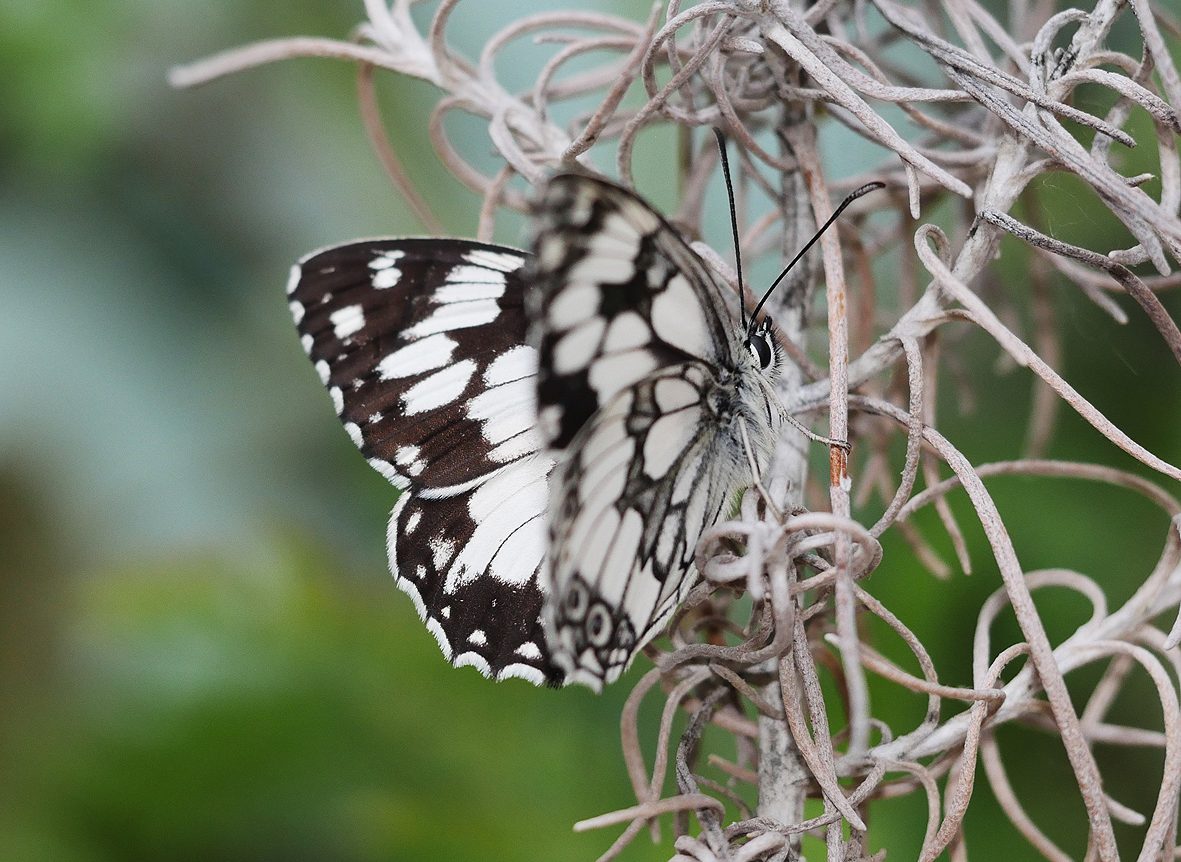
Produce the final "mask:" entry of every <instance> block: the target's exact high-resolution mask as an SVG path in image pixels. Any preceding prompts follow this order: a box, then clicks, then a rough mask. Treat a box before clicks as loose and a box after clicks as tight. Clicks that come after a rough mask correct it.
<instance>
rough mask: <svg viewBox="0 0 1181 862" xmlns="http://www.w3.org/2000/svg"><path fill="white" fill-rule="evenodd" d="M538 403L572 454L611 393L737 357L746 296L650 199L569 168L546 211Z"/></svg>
mask: <svg viewBox="0 0 1181 862" xmlns="http://www.w3.org/2000/svg"><path fill="white" fill-rule="evenodd" d="M536 230H537V239H536V243H535V244H536V252H537V254H536V259H535V260H533V261H531V262H530V264H529V267H530V272H529V273H528V274H527V275H526V278H527V279H528V280H529V281H530V283H531V284H534V285H535V286H536V287H537V288H538V291H537V293H536V294H535V297H536V298H537V299H538V300H539V305H540V307H539V308H537V309H535V310H534V311H533V313H532V314H531V317H532V318H533V320H534V323H535V325H536V327H537V332H539V333H540V336H536V335H535V338H534V341H535V342H536V343H538V345H539V348H540V351H541V356H540V368H541V370H540V377H539V381H538V386H539V406H540V411H541V413H540V416H541V427H542V432H543V434H544V436H545V438H546V441H547V443H548V445H549V446H550V447H551V448H553V449H556V450H562V449H565V448H566V447H567V446H568V445H569V444H570V442H571V440H573V439H574V435H575V434H576V433H577V432H578V430H579V429H580V428H581V427H582V426H583V425H584V424H586V422H587V420H589V419H590V417H591V416H593V415H594V413H595V411H596V410H598V409H599V407H600V406H602V405H603V404H605V403H607V401H608V400H609V399H610V397H611V396H612V395H613V394H614V393H616V392H619V391H620V390H622V389H624V388H626V387H627V386H629V385H630V384H632V383H635V382H636V381H638V380H640V379H642V378H643V377H645V376H646V375H648V374H650V373H652V372H654V371H656V370H657V369H659V368H663V367H665V366H666V365H670V364H675V363H679V362H686V361H692V360H698V361H701V362H704V363H706V364H707V365H711V366H712V365H717V364H718V363H723V362H725V363H729V362H731V357H730V353H731V346H730V341H731V339H732V338H733V332H734V330H735V329H736V326H737V324H736V323H735V320H736V318H737V303H736V300H735V299H734V298H733V296H730V297H724V295H723V294H722V293H721V291H720V290H719V289H718V287H717V285H716V284H715V282H714V280H713V277H712V276H711V274H710V273H709V271H708V270H707V269H706V268H705V265H704V263H703V262H702V261H701V258H700V257H699V256H698V255H697V254H696V253H695V252H694V251H693V250H692V249H690V248H689V246H688V245H686V244H685V242H684V240H682V239H681V237H680V235H679V234H677V232H676V231H675V230H673V228H672V227H671V226H670V225H669V224H668V223H667V222H666V221H665V220H664V219H663V218H661V217H660V215H658V214H657V213H656V212H655V211H653V210H652V208H651V207H649V206H648V205H647V204H646V203H644V201H642V200H641V199H640V198H638V197H636V196H635V195H634V194H632V193H631V192H628V191H626V190H624V189H622V188H620V187H618V186H615V185H611V184H610V183H605V182H602V181H600V180H594V179H591V178H589V177H583V176H577V175H573V174H564V175H561V176H557V177H554V178H553V179H552V180H551V181H550V182H549V184H548V185H547V187H546V190H545V195H544V197H543V199H542V201H541V203H540V206H539V211H538V215H537V224H536Z"/></svg>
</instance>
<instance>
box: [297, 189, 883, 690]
mask: <svg viewBox="0 0 1181 862" xmlns="http://www.w3.org/2000/svg"><path fill="white" fill-rule="evenodd" d="M868 188H869V187H866V188H865V189H863V190H859V192H857V193H854V195H852V196H850V198H849V199H847V200H846V202H845V203H844V204H842V205H841V207H840V208H838V210H837V213H836V214H839V212H840V210H842V209H843V208H844V207H845V206H846V205H847V204H848V203H849V202H850V201H851V200H852V198H853V197H855V196H857V195H858V194H860V193H864V191H865V190H868ZM836 214H834V216H833V218H834V219H835V217H836ZM534 216H535V218H534V224H535V239H534V242H533V250H532V251H531V252H524V251H518V250H516V249H512V248H508V247H505V246H498V245H487V244H483V243H478V242H473V241H468V240H460V239H379V240H369V241H363V242H355V243H351V244H348V245H341V246H336V247H332V248H328V249H325V250H322V251H318V252H315V253H313V254H311V255H308V256H307V257H305V258H303V259H302V260H300V261H299V263H297V264H296V265H295V266H294V267H293V269H292V273H291V278H290V281H289V284H288V290H287V292H288V299H289V304H290V307H291V311H292V314H293V317H294V319H295V323H296V327H297V329H298V330H299V333H300V339H301V342H302V344H303V346H304V349H305V351H306V352H307V354H308V356H309V358H310V359H311V360H312V362H313V364H314V366H315V368H316V370H317V371H318V372H319V375H320V378H321V380H322V381H323V383H324V385H325V386H326V387H327V388H328V392H329V395H330V396H331V399H332V402H333V405H334V406H335V408H336V413H337V415H338V417H339V418H340V420H341V422H342V423H343V424H344V427H345V430H346V431H347V433H348V435H349V436H350V437H351V438H352V440H353V442H354V443H355V444H356V445H357V446H358V447H359V448H360V450H361V452H362V453H363V454H364V456H365V457H366V458H367V459H368V461H369V464H370V465H371V466H373V467H374V469H376V470H377V471H378V472H380V473H381V474H382V475H383V476H385V477H386V478H387V479H388V480H389V481H390V482H391V484H393V485H394V486H395V487H396V488H398V489H399V490H400V491H401V492H402V493H401V495H400V496H399V497H398V500H397V502H396V504H395V506H394V508H393V511H392V513H391V514H390V521H389V530H388V551H389V561H390V568H391V570H392V571H393V574H394V576H395V579H396V582H397V585H398V586H399V587H400V588H401V589H402V590H403V591H404V592H406V593H407V594H408V595H409V596H410V597H411V599H412V600H413V602H414V605H415V608H416V609H417V611H418V614H419V616H420V617H421V618H422V619H423V620H424V622H425V623H426V626H427V628H428V629H429V630H430V631H431V632H432V633H433V634H434V636H435V638H436V639H437V640H438V642H439V646H440V648H441V649H442V651H443V653H444V655H445V656H446V657H447V658H448V659H449V660H450V661H451V662H452V663H453V664H455V665H456V666H464V665H472V666H475V667H476V668H478V669H479V670H480V671H481V672H482V673H484V674H485V675H487V676H491V677H494V678H496V679H504V678H507V677H523V678H525V679H528V680H530V681H532V682H534V683H548V684H551V685H562V684H569V683H581V684H584V685H587V686H589V687H591V688H593V689H595V690H598V689H600V688H601V687H602V686H603V685H604V684H606V683H610V682H612V681H614V680H615V679H617V678H618V677H619V676H620V675H621V674H622V673H623V671H624V670H625V669H626V668H627V666H628V665H629V663H630V662H631V660H632V659H633V658H634V657H635V655H636V654H637V653H638V651H639V650H640V649H641V647H643V645H644V644H645V643H647V642H648V641H649V640H650V639H652V638H653V637H655V636H656V635H657V634H659V633H660V631H661V629H662V628H663V627H664V625H665V624H666V623H667V622H668V619H669V617H670V616H671V615H672V613H673V611H674V610H675V609H676V608H677V606H678V605H679V604H680V603H681V602H682V601H683V600H684V598H685V597H686V595H687V593H688V591H689V590H690V589H691V588H692V586H693V585H694V583H695V582H696V580H697V573H696V572H695V570H694V565H693V555H694V550H695V546H696V544H697V541H698V539H699V538H700V536H701V534H702V532H703V531H704V530H706V529H707V528H709V527H710V526H711V525H713V524H714V523H715V522H716V521H717V520H718V519H719V518H721V517H722V516H724V515H726V514H727V513H728V511H729V510H730V509H731V507H732V506H733V504H734V500H735V497H736V494H737V493H738V492H739V491H740V490H741V489H742V488H743V487H745V486H748V485H749V484H751V482H752V478H754V477H753V476H752V473H754V472H758V471H762V470H764V469H766V467H767V464H768V462H769V460H770V457H771V453H772V451H773V449H774V445H775V441H776V440H777V438H778V436H779V434H780V431H781V429H782V426H783V423H784V422H785V420H786V418H787V417H786V413H785V410H784V408H783V406H782V404H781V402H780V401H779V399H778V398H777V397H776V395H775V391H774V381H775V378H776V376H777V374H778V373H779V371H780V369H781V368H782V364H783V362H784V356H783V354H782V352H781V351H780V348H779V346H778V345H777V343H776V341H775V339H774V338H773V336H772V333H771V327H770V323H769V321H768V320H767V319H765V318H764V319H762V320H761V321H760V322H758V323H756V322H755V316H756V315H755V314H752V315H751V316H750V317H749V320H748V317H747V315H746V314H745V309H744V306H743V305H742V304H741V300H740V298H739V295H738V293H737V292H735V291H734V290H733V289H732V288H730V287H729V286H727V285H726V284H725V283H723V282H722V281H721V280H720V279H719V278H718V276H717V275H715V273H714V272H713V270H711V269H710V268H709V266H708V265H707V264H706V263H705V261H704V260H703V259H702V258H701V256H700V255H698V254H697V252H695V251H694V250H693V249H692V248H691V247H690V246H689V244H688V243H687V242H686V241H685V240H684V239H683V237H682V236H681V235H680V233H679V232H678V231H677V230H676V229H675V228H674V227H672V226H671V225H670V224H669V223H668V222H667V221H666V220H665V219H664V218H662V217H661V216H660V215H659V214H658V213H657V212H656V211H655V210H654V209H653V208H652V207H651V206H649V205H648V204H647V203H646V202H645V201H644V200H643V199H641V198H640V197H638V196H637V195H636V194H634V193H632V192H631V191H628V190H626V189H624V188H622V187H620V186H617V185H614V184H612V183H610V182H607V181H605V180H602V179H597V178H592V177H589V176H584V175H577V174H562V175H558V176H556V177H554V178H552V179H551V180H550V181H549V182H548V183H547V185H546V187H545V189H544V191H543V193H542V195H541V198H540V200H539V201H538V203H537V205H536V211H535V214H534ZM831 222H832V219H830V220H829V224H831ZM827 226H828V225H827V224H826V225H825V227H827ZM821 230H822V231H823V228H822V229H821ZM817 236H819V234H817ZM813 242H815V238H813ZM810 246H811V243H809V244H808V246H805V248H804V250H803V251H801V252H800V255H802V254H803V253H804V252H805V251H807V249H808V248H809V247H810ZM796 259H797V260H798V259H799V256H797V258H796ZM793 263H794V261H793ZM789 268H790V264H789ZM785 272H786V270H785ZM781 277H782V276H781ZM764 298H765V297H764ZM760 306H761V303H760ZM757 311H758V308H756V309H755V312H756V314H757Z"/></svg>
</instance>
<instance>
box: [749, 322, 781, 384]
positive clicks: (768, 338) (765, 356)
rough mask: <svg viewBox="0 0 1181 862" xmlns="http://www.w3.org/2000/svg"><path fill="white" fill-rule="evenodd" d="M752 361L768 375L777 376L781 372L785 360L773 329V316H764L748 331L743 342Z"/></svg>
mask: <svg viewBox="0 0 1181 862" xmlns="http://www.w3.org/2000/svg"><path fill="white" fill-rule="evenodd" d="M742 346H743V347H745V348H746V352H747V353H748V354H750V358H751V361H752V362H753V363H754V365H755V367H756V368H757V369H759V371H761V372H762V373H763V374H764V375H765V376H767V377H775V376H776V375H777V374H778V373H779V368H780V364H781V363H782V361H783V351H782V349H781V348H780V346H779V342H778V341H777V340H776V339H775V333H774V332H772V331H771V318H769V317H764V318H763V319H762V320H761V321H759V323H758V324H757V325H755V326H752V327H751V328H750V329H749V330H748V331H747V333H746V338H745V340H744V341H743V343H742Z"/></svg>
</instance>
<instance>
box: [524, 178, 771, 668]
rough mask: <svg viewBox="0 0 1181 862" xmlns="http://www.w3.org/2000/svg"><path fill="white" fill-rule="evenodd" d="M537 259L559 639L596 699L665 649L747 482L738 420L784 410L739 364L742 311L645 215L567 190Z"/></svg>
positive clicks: (621, 196)
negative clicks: (666, 633) (707, 538)
mask: <svg viewBox="0 0 1181 862" xmlns="http://www.w3.org/2000/svg"><path fill="white" fill-rule="evenodd" d="M536 245H537V254H536V257H535V258H534V259H532V260H531V261H530V262H529V264H528V265H527V274H526V278H527V279H528V280H529V281H530V282H531V283H533V284H535V286H536V287H537V288H538V293H537V296H538V299H539V302H538V308H537V310H536V311H535V313H534V318H535V320H534V326H535V332H534V334H533V340H534V342H535V343H537V344H538V345H539V350H540V355H541V372H540V375H539V380H538V383H539V411H540V417H541V430H542V436H543V438H544V439H545V441H546V443H547V446H548V447H549V450H550V451H551V452H552V453H553V454H554V457H555V458H556V459H557V460H558V466H557V467H556V468H555V472H554V475H553V476H552V477H551V483H550V500H551V504H550V506H551V508H550V518H549V520H550V523H549V530H550V567H549V569H548V574H549V578H550V585H549V589H550V592H551V593H552V595H551V597H550V599H549V600H548V601H547V603H546V613H545V621H546V625H547V637H548V639H549V642H550V647H551V650H552V653H553V658H554V660H555V662H556V663H557V664H559V665H560V666H561V667H562V668H563V670H564V671H565V672H566V673H567V674H568V679H569V681H572V682H581V683H584V684H586V685H589V686H591V687H592V688H596V689H597V688H599V687H600V686H601V685H603V684H604V683H609V682H611V681H613V680H614V679H615V678H617V677H618V676H619V675H620V674H621V673H622V672H623V670H624V669H625V668H626V666H627V664H628V663H629V662H630V661H631V659H632V658H633V657H634V655H635V654H636V652H637V651H638V650H639V648H640V647H641V646H643V644H644V643H645V642H646V641H647V640H648V639H650V638H651V637H653V636H655V635H656V634H658V633H659V631H660V630H661V628H662V627H663V625H664V624H665V622H666V621H667V620H668V617H669V616H670V615H671V614H672V612H673V610H674V609H675V608H676V606H677V605H678V604H679V603H680V602H681V600H682V599H683V598H684V596H685V594H686V593H687V592H688V590H689V588H690V587H691V586H692V585H693V583H694V581H695V580H696V574H695V572H694V571H693V553H694V549H695V547H696V544H697V540H698V539H699V537H700V535H701V532H702V531H703V530H704V529H705V528H706V527H708V526H709V525H711V524H712V523H714V521H716V520H717V518H718V517H719V516H720V515H721V514H723V513H724V510H725V509H726V508H727V507H728V506H729V505H730V504H731V498H732V494H733V493H734V491H735V489H736V488H737V487H738V486H740V485H741V484H742V483H743V482H744V481H749V470H745V471H744V468H745V460H744V457H743V456H744V452H743V449H742V444H741V441H740V439H739V436H738V431H737V424H736V417H739V416H744V417H745V418H747V419H748V420H749V421H751V422H757V423H758V424H759V426H760V428H761V429H762V428H763V426H767V425H768V424H769V423H770V422H771V421H772V417H774V416H776V415H778V411H776V410H772V409H771V408H770V407H767V406H766V405H767V404H768V401H767V399H769V398H770V397H771V393H770V388H769V386H766V385H764V383H763V382H762V381H761V380H760V379H759V378H758V375H757V373H756V372H755V371H754V369H753V366H752V365H751V364H750V362H749V361H748V360H747V359H746V357H745V356H744V355H740V354H739V353H738V351H737V350H736V347H735V344H734V339H735V336H734V333H735V332H736V331H738V329H739V328H740V327H739V324H738V322H737V299H736V297H734V296H733V295H732V294H731V293H730V292H729V291H726V290H724V289H723V288H722V287H721V286H720V285H719V284H718V283H717V282H716V281H715V280H714V278H713V277H712V275H711V274H710V273H709V271H708V270H707V269H706V267H705V264H704V263H703V262H702V261H701V259H700V258H699V257H698V255H697V254H696V253H694V252H693V251H692V250H691V249H690V248H689V247H688V245H686V244H685V242H684V241H683V240H682V239H681V238H680V236H679V235H678V234H677V232H676V231H675V230H674V229H673V228H672V227H671V226H670V225H668V224H667V222H665V221H664V220H663V219H661V218H660V216H659V215H657V214H656V213H655V212H654V211H652V209H651V208H650V207H648V205H647V204H645V203H644V202H643V201H642V200H640V199H639V198H637V197H636V196H634V195H633V194H631V193H630V192H627V191H625V190H624V189H621V188H619V187H617V186H614V185H611V184H608V183H604V182H602V181H599V180H594V179H590V178H586V177H579V176H562V177H558V178H555V180H553V181H552V182H551V183H550V186H549V189H548V191H547V193H546V195H545V197H544V198H543V200H542V203H541V206H540V214H539V235H538V240H537V243H536ZM752 407H753V408H754V409H752ZM764 407H766V409H764ZM756 436H757V437H758V438H759V439H760V440H765V439H766V438H767V437H768V433H763V431H760V433H758V434H756Z"/></svg>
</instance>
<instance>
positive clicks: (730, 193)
mask: <svg viewBox="0 0 1181 862" xmlns="http://www.w3.org/2000/svg"><path fill="white" fill-rule="evenodd" d="M714 137H715V138H717V140H718V155H719V156H721V157H722V176H723V177H725V178H726V199H727V200H728V201H729V202H730V234H731V235H732V236H733V237H734V268H735V269H736V270H738V313H739V314H740V315H741V318H742V328H743V329H744V330H745V329H746V291H745V290H743V287H742V252H741V251H740V250H739V247H738V211H737V210H736V209H735V207H734V182H733V180H731V179H730V159H729V158H728V157H727V156H726V138H725V136H724V135H723V134H722V131H721V129H717V128H715V129H714Z"/></svg>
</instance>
